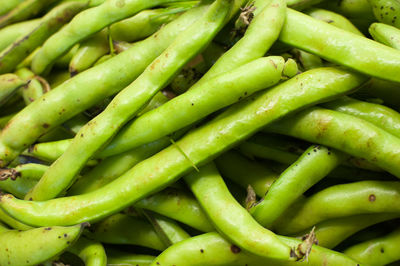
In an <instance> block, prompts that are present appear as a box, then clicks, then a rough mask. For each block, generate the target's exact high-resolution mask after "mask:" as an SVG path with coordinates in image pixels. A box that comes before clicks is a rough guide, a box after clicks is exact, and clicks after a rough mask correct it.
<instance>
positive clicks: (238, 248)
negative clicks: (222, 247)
mask: <svg viewBox="0 0 400 266" xmlns="http://www.w3.org/2000/svg"><path fill="white" fill-rule="evenodd" d="M231 251H232V253H235V254H237V253H239V252H240V247H238V246H235V245H232V246H231Z"/></svg>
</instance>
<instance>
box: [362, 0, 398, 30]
mask: <svg viewBox="0 0 400 266" xmlns="http://www.w3.org/2000/svg"><path fill="white" fill-rule="evenodd" d="M368 1H369V3H370V4H371V7H372V11H373V12H374V16H375V18H376V19H377V20H378V21H379V22H382V23H385V24H388V25H392V26H395V27H396V28H400V3H399V1H396V0H368Z"/></svg>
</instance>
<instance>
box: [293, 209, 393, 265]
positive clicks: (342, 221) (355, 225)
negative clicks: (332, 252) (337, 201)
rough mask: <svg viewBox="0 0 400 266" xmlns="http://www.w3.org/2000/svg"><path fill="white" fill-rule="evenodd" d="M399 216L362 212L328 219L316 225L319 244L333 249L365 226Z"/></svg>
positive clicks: (303, 233)
mask: <svg viewBox="0 0 400 266" xmlns="http://www.w3.org/2000/svg"><path fill="white" fill-rule="evenodd" d="M399 216H400V214H393V213H380V214H361V215H354V216H349V217H343V218H337V219H331V220H326V221H323V222H320V223H318V224H316V225H315V235H316V238H317V239H318V245H319V246H321V247H325V248H329V249H333V248H334V247H336V246H337V245H338V244H340V243H341V242H342V241H344V240H345V239H347V238H348V237H350V236H352V235H353V234H355V233H357V232H359V231H361V230H363V229H364V228H367V227H369V226H372V225H374V224H378V223H381V222H384V221H388V220H392V219H395V218H398V217H399ZM308 232H310V230H309V229H307V230H304V231H303V232H302V233H299V234H296V235H297V237H298V238H301V237H302V236H304V235H305V234H307V233H308ZM350 257H351V256H350ZM353 258H354V257H353Z"/></svg>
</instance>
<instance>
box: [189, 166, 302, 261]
mask: <svg viewBox="0 0 400 266" xmlns="http://www.w3.org/2000/svg"><path fill="white" fill-rule="evenodd" d="M184 179H185V181H186V183H187V184H188V186H189V188H190V190H191V191H192V192H193V194H194V195H195V196H196V198H197V200H198V201H199V203H200V205H201V207H202V208H203V210H204V212H205V213H206V214H207V216H208V217H209V219H210V220H211V221H212V223H213V224H214V226H215V228H216V230H217V231H218V232H220V233H221V234H222V235H224V236H225V237H227V238H228V239H229V240H230V241H232V242H233V243H234V244H235V245H237V246H239V247H240V248H242V249H244V250H246V251H248V252H251V253H254V254H255V255H258V256H262V257H266V258H272V259H281V260H285V261H293V260H298V259H301V258H302V257H303V255H304V254H299V253H297V248H296V247H292V246H287V245H286V244H284V243H282V242H281V241H280V240H279V239H278V237H277V236H276V235H275V234H274V233H273V232H272V231H270V230H268V229H266V228H264V227H262V226H261V225H260V224H259V223H258V222H257V221H256V220H254V219H253V218H252V217H251V215H250V214H249V213H248V211H247V210H246V209H245V208H243V207H242V206H241V205H240V204H239V203H238V202H237V201H236V200H235V199H234V197H233V196H232V194H231V193H230V192H229V190H228V188H227V186H226V184H225V182H224V180H223V179H222V177H221V176H220V175H219V173H218V170H217V169H216V167H215V165H214V164H211V163H210V164H208V165H206V166H204V167H202V168H200V169H199V172H193V173H192V174H189V175H187V176H186V177H185V178H184Z"/></svg>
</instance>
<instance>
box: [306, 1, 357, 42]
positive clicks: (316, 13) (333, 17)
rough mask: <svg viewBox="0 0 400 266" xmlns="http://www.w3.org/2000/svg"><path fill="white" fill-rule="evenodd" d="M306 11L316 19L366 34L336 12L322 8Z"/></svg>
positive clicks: (355, 32)
mask: <svg viewBox="0 0 400 266" xmlns="http://www.w3.org/2000/svg"><path fill="white" fill-rule="evenodd" d="M305 13H306V14H307V15H309V16H311V17H313V18H315V19H318V20H321V21H324V22H326V23H329V24H331V25H333V26H335V27H337V28H340V29H343V30H346V31H349V32H352V33H354V34H357V35H360V36H364V34H362V33H361V32H360V31H359V30H358V29H357V28H356V27H355V26H354V25H353V23H351V22H350V21H349V20H348V19H347V18H346V17H344V16H342V15H340V14H337V13H335V12H332V11H329V10H325V9H321V8H312V9H309V10H307V12H305Z"/></svg>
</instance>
